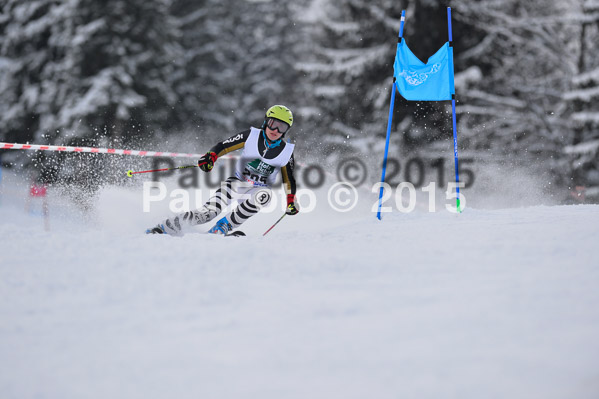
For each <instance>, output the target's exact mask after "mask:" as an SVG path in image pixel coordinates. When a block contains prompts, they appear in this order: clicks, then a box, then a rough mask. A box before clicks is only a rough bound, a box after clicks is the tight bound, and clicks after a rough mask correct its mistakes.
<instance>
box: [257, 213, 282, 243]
mask: <svg viewBox="0 0 599 399" xmlns="http://www.w3.org/2000/svg"><path fill="white" fill-rule="evenodd" d="M285 215H287V213H284V214H283V216H281V217H280V218H279V220H277V221H276V222H275V224H273V225H272V226H270V229H268V230H266V233H264V234H262V237H264V236H265V235H266V234H268V232H269V231H271V230H272V229H274V227H275V226H276V225H277V223H279V222H280V221H281V220H283V218H284V217H285Z"/></svg>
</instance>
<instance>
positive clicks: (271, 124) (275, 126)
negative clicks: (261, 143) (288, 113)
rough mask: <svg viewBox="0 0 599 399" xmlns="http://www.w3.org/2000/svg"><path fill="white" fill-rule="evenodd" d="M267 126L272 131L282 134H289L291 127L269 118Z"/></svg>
mask: <svg viewBox="0 0 599 399" xmlns="http://www.w3.org/2000/svg"><path fill="white" fill-rule="evenodd" d="M266 126H267V127H268V128H270V130H278V131H279V133H281V134H285V133H287V130H289V128H290V127H291V126H289V125H288V124H287V123H285V122H283V121H280V120H278V119H274V118H269V119H268V120H267V121H266Z"/></svg>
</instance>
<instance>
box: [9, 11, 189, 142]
mask: <svg viewBox="0 0 599 399" xmlns="http://www.w3.org/2000/svg"><path fill="white" fill-rule="evenodd" d="M168 6H169V1H167V0H147V1H146V0H143V1H141V0H107V1H102V2H98V1H94V0H68V1H56V0H32V1H26V2H23V1H20V0H8V1H7V2H6V4H5V5H4V7H3V8H2V16H1V19H0V24H1V25H0V27H1V28H0V29H1V32H2V36H1V38H0V56H1V57H2V58H1V59H2V62H1V63H0V74H2V78H3V79H2V82H3V83H2V87H0V92H1V93H2V95H1V96H0V98H1V100H0V114H1V115H2V117H1V118H2V119H1V120H0V128H1V129H2V133H0V134H1V135H2V137H3V139H5V140H16V139H18V140H19V141H28V140H33V139H35V140H36V141H38V142H56V143H60V144H68V143H70V142H73V141H81V140H90V139H91V140H95V139H96V138H97V137H111V138H113V139H118V140H122V139H127V138H128V137H130V136H135V135H152V134H153V133H154V132H156V131H158V130H162V129H163V128H164V127H165V126H168V124H169V123H171V124H176V123H177V122H178V121H177V120H176V113H175V112H174V111H173V110H174V109H175V107H176V105H177V102H178V99H179V98H178V95H177V93H176V92H175V91H174V90H173V89H172V86H173V84H172V83H173V79H174V78H176V77H177V75H176V74H175V73H174V72H175V71H176V70H177V69H178V68H179V63H180V62H181V60H182V57H181V48H180V46H179V44H178V42H177V40H178V30H177V27H176V25H175V24H174V21H173V20H172V18H170V17H169V14H168Z"/></svg>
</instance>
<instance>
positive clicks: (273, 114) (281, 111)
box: [266, 105, 293, 127]
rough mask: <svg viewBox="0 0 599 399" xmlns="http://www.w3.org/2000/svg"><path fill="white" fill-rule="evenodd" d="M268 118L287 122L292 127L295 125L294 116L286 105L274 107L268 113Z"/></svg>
mask: <svg viewBox="0 0 599 399" xmlns="http://www.w3.org/2000/svg"><path fill="white" fill-rule="evenodd" d="M266 118H275V119H278V120H280V121H283V122H285V123H286V124H288V125H289V127H291V125H293V114H292V113H291V111H290V110H289V108H287V107H286V106H284V105H273V106H272V107H270V108H269V109H268V110H267V111H266Z"/></svg>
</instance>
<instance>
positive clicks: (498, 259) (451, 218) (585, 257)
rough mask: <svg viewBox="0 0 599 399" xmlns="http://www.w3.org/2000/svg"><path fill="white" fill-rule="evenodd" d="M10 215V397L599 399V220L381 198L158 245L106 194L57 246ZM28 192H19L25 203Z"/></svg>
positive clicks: (1, 339)
mask: <svg viewBox="0 0 599 399" xmlns="http://www.w3.org/2000/svg"><path fill="white" fill-rule="evenodd" d="M10 183H11V181H10V178H8V180H7V179H6V178H5V182H4V192H3V194H2V196H0V220H2V222H1V224H0V233H1V234H2V237H3V238H2V240H1V241H0V398H6V399H9V398H61V399H62V398H202V399H208V398H214V399H222V398H261V399H263V398H273V399H274V398H276V399H280V398H298V399H299V398H302V399H303V398H327V399H330V398H340V399H341V398H343V399H347V398H356V399H358V398H377V399H379V398H380V399H383V398H390V399H391V398H393V399H397V398H418V399H420V398H435V399H438V398H476V399H479V398H543V399H549V398H564V399H565V398H577V399H592V398H597V397H599V339H597V337H599V258H598V256H597V242H598V241H599V206H594V205H579V206H536V207H526V208H515V209H494V210H489V209H476V207H475V206H473V207H470V208H467V209H466V211H465V212H464V213H463V214H461V215H455V214H451V213H449V212H447V211H445V210H442V209H443V208H439V209H438V210H437V212H435V213H429V212H426V211H424V210H422V207H420V208H418V210H417V211H414V212H412V213H408V214H401V213H399V212H393V213H391V214H388V215H385V218H384V220H383V222H379V221H378V220H376V219H375V218H374V216H373V215H372V214H371V213H370V207H371V205H372V201H371V198H369V199H368V201H364V202H365V203H364V204H363V205H361V206H358V207H356V209H355V210H354V211H353V212H350V213H346V214H340V213H337V212H333V211H331V210H330V209H328V208H326V207H319V208H318V209H317V210H315V211H314V212H312V213H309V214H300V215H297V216H294V217H293V218H292V217H286V218H285V219H284V220H283V221H282V222H281V223H280V224H279V225H278V226H277V227H276V228H275V229H274V230H273V231H272V232H271V233H270V234H269V235H268V236H266V237H264V238H263V237H261V233H262V232H263V231H265V230H266V228H268V227H269V226H270V225H271V224H272V223H274V221H276V219H277V218H278V215H279V214H278V213H276V212H274V213H271V214H267V215H259V216H257V217H256V218H255V219H254V220H251V221H250V222H248V224H247V226H245V228H244V230H246V232H247V233H248V237H247V238H241V239H237V238H226V239H225V238H221V237H213V236H207V235H202V234H190V235H187V236H185V237H183V238H173V237H165V236H146V235H143V234H140V232H141V231H143V229H145V228H146V227H148V226H149V225H152V224H154V223H156V222H158V221H159V220H160V218H162V217H163V216H166V214H168V212H166V213H165V211H166V210H165V208H164V206H163V207H162V208H160V207H158V208H157V209H155V210H153V211H152V212H151V213H149V214H144V213H142V212H141V211H140V209H141V200H140V198H139V191H140V190H139V189H137V190H135V189H132V190H131V189H129V190H124V189H112V190H106V191H105V192H103V193H102V195H101V196H100V199H99V202H98V205H97V207H96V209H95V212H94V215H93V216H92V217H90V218H89V219H81V218H80V217H79V216H77V215H79V214H78V212H75V211H73V210H69V208H67V207H66V205H64V204H62V205H61V203H60V202H59V201H58V200H56V199H55V198H51V199H53V201H54V204H52V203H51V208H50V212H51V215H52V217H51V220H50V231H48V232H47V231H44V229H43V223H42V218H41V217H40V216H39V215H37V214H35V213H34V214H33V215H31V214H26V213H25V212H24V211H23V196H22V195H21V194H19V192H21V191H22V187H15V186H14V185H11V184H10ZM19 190H21V191H19Z"/></svg>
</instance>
